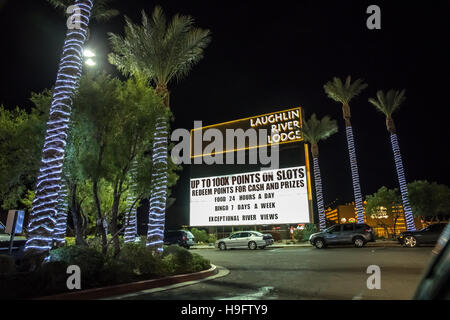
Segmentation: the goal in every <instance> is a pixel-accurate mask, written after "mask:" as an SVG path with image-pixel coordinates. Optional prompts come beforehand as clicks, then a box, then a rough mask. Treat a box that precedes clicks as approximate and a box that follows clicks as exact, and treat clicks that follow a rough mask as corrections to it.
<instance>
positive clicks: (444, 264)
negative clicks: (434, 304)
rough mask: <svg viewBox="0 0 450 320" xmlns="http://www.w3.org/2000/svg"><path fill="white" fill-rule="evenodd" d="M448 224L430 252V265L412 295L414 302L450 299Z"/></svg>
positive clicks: (449, 227) (449, 232)
mask: <svg viewBox="0 0 450 320" xmlns="http://www.w3.org/2000/svg"><path fill="white" fill-rule="evenodd" d="M449 240H450V224H447V227H446V228H444V230H443V232H442V234H441V236H440V238H439V239H438V241H437V243H436V246H435V247H434V249H433V251H432V258H431V260H430V264H429V266H428V268H427V270H426V271H425V273H424V275H423V277H422V280H421V281H420V284H419V286H418V287H417V290H416V293H415V295H414V299H415V300H449V299H450V241H449Z"/></svg>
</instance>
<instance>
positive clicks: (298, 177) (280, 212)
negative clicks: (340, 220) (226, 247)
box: [190, 166, 310, 227]
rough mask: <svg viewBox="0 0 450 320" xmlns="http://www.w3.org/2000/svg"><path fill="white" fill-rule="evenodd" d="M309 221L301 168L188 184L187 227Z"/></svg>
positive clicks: (306, 188) (302, 169)
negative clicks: (188, 221) (188, 220)
mask: <svg viewBox="0 0 450 320" xmlns="http://www.w3.org/2000/svg"><path fill="white" fill-rule="evenodd" d="M309 222H310V215H309V203H308V182H307V171H306V167H305V166H301V167H292V168H285V169H275V170H264V171H256V172H248V173H241V174H233V175H227V176H216V177H208V178H198V179H191V181H190V226H203V227H204V226H227V225H233V226H238V225H245V226H248V225H268V224H292V223H295V224H297V223H309Z"/></svg>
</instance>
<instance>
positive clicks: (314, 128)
mask: <svg viewBox="0 0 450 320" xmlns="http://www.w3.org/2000/svg"><path fill="white" fill-rule="evenodd" d="M301 131H302V134H303V139H304V140H305V141H307V142H309V143H311V144H315V143H318V142H319V141H321V140H325V139H327V138H329V137H330V136H332V135H333V134H335V133H336V132H337V131H338V126H337V122H336V120H332V119H331V118H330V117H329V116H325V117H323V118H322V119H320V120H319V119H317V117H316V114H315V113H314V114H313V115H312V116H311V118H310V119H309V120H307V121H306V122H304V123H303V126H302V128H301Z"/></svg>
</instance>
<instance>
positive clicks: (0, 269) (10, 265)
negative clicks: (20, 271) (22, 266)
mask: <svg viewBox="0 0 450 320" xmlns="http://www.w3.org/2000/svg"><path fill="white" fill-rule="evenodd" d="M15 271H16V264H15V262H14V258H13V257H11V256H7V255H3V254H1V255H0V274H9V273H13V272H15Z"/></svg>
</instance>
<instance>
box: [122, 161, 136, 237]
mask: <svg viewBox="0 0 450 320" xmlns="http://www.w3.org/2000/svg"><path fill="white" fill-rule="evenodd" d="M136 170H137V161H136V159H135V160H133V163H132V164H131V169H130V186H129V190H128V196H127V199H126V203H127V209H126V212H125V233H124V236H123V240H124V243H132V242H134V239H135V237H136V234H137V220H136V211H137V198H136Z"/></svg>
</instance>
